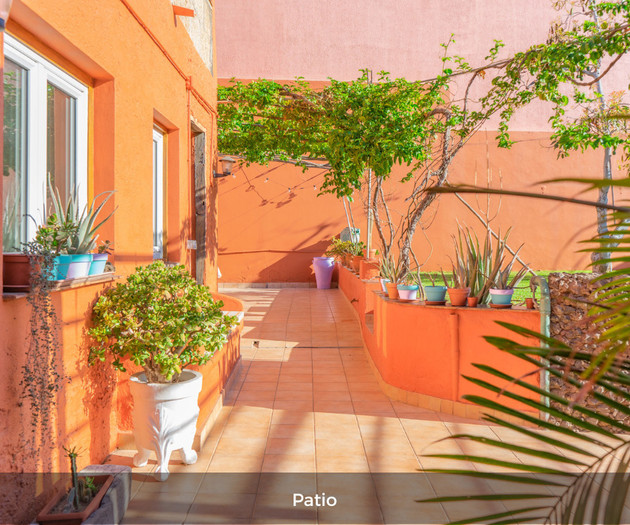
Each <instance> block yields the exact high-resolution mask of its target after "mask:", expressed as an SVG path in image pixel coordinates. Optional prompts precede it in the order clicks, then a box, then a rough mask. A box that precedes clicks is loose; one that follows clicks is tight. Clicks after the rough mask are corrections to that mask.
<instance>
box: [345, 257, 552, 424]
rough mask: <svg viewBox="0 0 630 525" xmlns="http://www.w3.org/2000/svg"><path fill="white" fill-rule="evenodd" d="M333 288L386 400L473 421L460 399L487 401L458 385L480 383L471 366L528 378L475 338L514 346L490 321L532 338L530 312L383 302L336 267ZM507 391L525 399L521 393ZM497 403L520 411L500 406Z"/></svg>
mask: <svg viewBox="0 0 630 525" xmlns="http://www.w3.org/2000/svg"><path fill="white" fill-rule="evenodd" d="M339 287H340V288H341V290H342V291H343V292H344V294H345V295H346V297H347V298H348V300H349V301H351V304H352V305H353V307H354V308H355V310H356V312H357V315H358V318H359V320H360V322H361V329H362V333H363V340H364V342H365V346H366V348H367V351H368V354H369V357H370V360H371V362H372V364H373V367H374V371H375V372H376V374H377V375H378V377H379V379H380V380H381V382H382V386H383V388H384V390H385V391H386V393H387V394H388V395H390V397H393V398H395V399H398V400H401V401H405V402H408V403H410V404H414V405H418V406H425V407H427V408H431V409H434V410H441V411H444V412H448V413H454V414H457V415H461V416H465V417H479V416H480V413H479V411H478V409H477V407H475V406H473V405H471V404H469V403H467V402H466V401H464V400H463V396H464V395H466V394H479V395H487V392H486V391H485V390H483V389H481V388H480V387H477V386H475V385H473V384H472V383H470V382H468V381H466V380H465V379H464V378H463V377H462V375H473V376H475V377H481V378H482V377H483V375H484V374H483V373H482V372H481V371H479V370H477V369H476V368H474V367H473V366H472V365H473V363H484V364H488V365H492V366H494V367H496V368H499V369H501V370H503V371H505V372H507V373H510V374H512V375H514V376H516V377H519V376H523V375H525V374H526V373H527V372H529V371H530V370H529V368H528V367H527V365H526V364H525V363H524V362H523V361H522V360H520V359H517V358H515V357H514V356H511V355H509V354H506V353H505V352H502V351H500V350H498V349H496V348H495V347H493V346H492V345H490V344H489V343H487V342H486V341H485V340H484V339H483V336H486V335H499V336H500V335H502V336H509V337H512V338H515V339H518V338H516V337H514V335H515V334H512V333H511V332H509V331H507V330H506V329H504V328H502V327H500V326H499V325H497V324H496V321H505V322H508V323H513V324H518V325H521V326H524V327H526V328H529V329H531V330H536V331H538V330H539V328H540V313H539V312H538V311H537V310H526V309H522V308H513V309H505V310H496V309H491V308H485V307H480V308H467V307H452V306H427V305H424V304H421V303H419V302H412V303H405V302H401V301H397V300H391V299H388V298H387V296H386V295H385V294H383V293H382V292H381V291H380V285H379V284H378V283H377V282H372V281H362V280H361V279H359V278H358V277H357V276H356V275H354V274H353V273H351V272H349V271H348V270H347V269H346V268H343V267H342V268H340V269H339ZM526 380H528V381H531V382H533V383H536V384H537V383H538V381H539V378H538V376H530V377H528V378H526ZM510 388H512V387H510ZM515 391H518V392H519V393H521V394H526V395H530V396H531V393H528V392H527V391H526V390H524V389H517V390H515ZM502 402H505V404H506V405H508V406H512V407H514V408H518V409H519V410H528V407H525V406H524V405H522V404H520V403H516V402H512V401H510V400H508V399H507V398H504V399H503V401H502ZM529 410H531V409H529Z"/></svg>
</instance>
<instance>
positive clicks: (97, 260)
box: [88, 253, 109, 275]
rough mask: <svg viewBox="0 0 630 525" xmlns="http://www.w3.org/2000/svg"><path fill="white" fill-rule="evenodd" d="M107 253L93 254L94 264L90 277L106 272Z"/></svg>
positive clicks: (91, 266) (91, 265)
mask: <svg viewBox="0 0 630 525" xmlns="http://www.w3.org/2000/svg"><path fill="white" fill-rule="evenodd" d="M108 256H109V254H107V253H94V254H92V264H90V271H89V273H88V275H100V274H101V273H103V272H104V271H105V264H106V263H107V257H108Z"/></svg>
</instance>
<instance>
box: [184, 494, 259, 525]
mask: <svg viewBox="0 0 630 525" xmlns="http://www.w3.org/2000/svg"><path fill="white" fill-rule="evenodd" d="M255 500H256V494H250V493H241V494H239V493H214V494H213V493H199V494H198V495H197V497H196V498H195V501H194V502H193V504H192V506H191V507H190V510H189V514H188V516H187V522H188V523H233V520H235V519H236V520H238V519H244V520H250V519H251V517H252V514H253V510H254V501H255Z"/></svg>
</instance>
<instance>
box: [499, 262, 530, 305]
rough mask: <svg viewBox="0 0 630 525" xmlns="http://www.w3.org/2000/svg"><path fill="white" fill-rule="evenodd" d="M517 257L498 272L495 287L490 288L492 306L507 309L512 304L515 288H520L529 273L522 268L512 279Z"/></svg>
mask: <svg viewBox="0 0 630 525" xmlns="http://www.w3.org/2000/svg"><path fill="white" fill-rule="evenodd" d="M515 259H516V257H514V258H512V260H511V261H510V263H509V264H508V265H507V266H505V268H503V269H502V270H499V271H498V272H497V275H496V277H495V279H494V287H493V288H490V300H491V306H494V307H495V308H496V307H504V308H507V307H508V306H510V305H511V304H512V295H513V294H514V288H515V287H516V286H518V283H520V282H521V281H522V280H523V277H525V274H526V273H527V268H525V267H522V268H521V269H520V270H518V271H517V272H516V273H515V274H514V275H513V276H512V277H510V273H511V272H512V265H513V264H514V261H515Z"/></svg>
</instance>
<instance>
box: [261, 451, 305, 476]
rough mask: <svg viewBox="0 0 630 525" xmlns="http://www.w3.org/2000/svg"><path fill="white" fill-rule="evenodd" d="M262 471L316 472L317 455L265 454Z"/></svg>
mask: <svg viewBox="0 0 630 525" xmlns="http://www.w3.org/2000/svg"><path fill="white" fill-rule="evenodd" d="M262 472H315V456H314V455H311V456H307V455H303V454H265V457H264V459H263V465H262Z"/></svg>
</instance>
